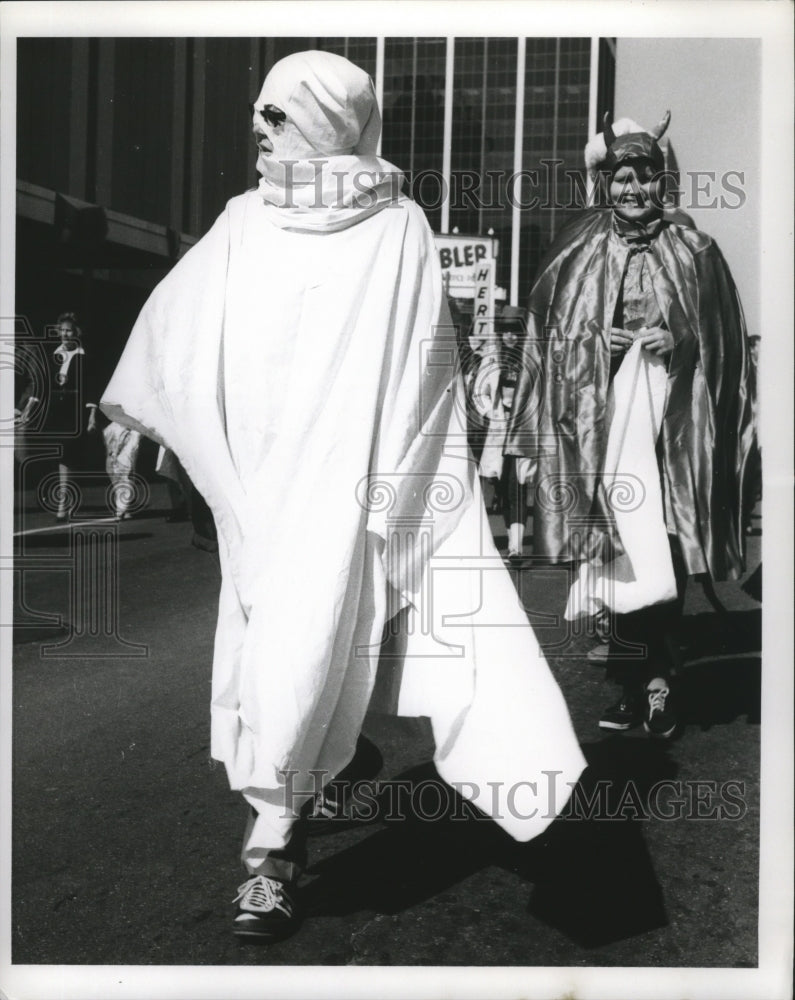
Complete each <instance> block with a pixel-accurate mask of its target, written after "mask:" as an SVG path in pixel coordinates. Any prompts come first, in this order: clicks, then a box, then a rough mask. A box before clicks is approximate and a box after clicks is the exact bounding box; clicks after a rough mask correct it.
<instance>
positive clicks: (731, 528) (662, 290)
mask: <svg viewBox="0 0 795 1000" xmlns="http://www.w3.org/2000/svg"><path fill="white" fill-rule="evenodd" d="M669 120H670V115H669V114H666V115H665V116H664V118H663V120H662V121H661V122H660V124H659V125H658V126H657V128H656V129H654V130H653V131H647V130H645V129H643V128H642V127H641V126H639V125H638V124H637V123H635V122H633V121H631V120H630V119H622V120H621V121H619V122H616V124H615V126H613V125H611V123H610V116H609V115H607V116H605V128H604V132H603V133H601V134H600V135H598V136H596V137H595V138H594V139H593V140H592V141H591V142H590V143H589V144H588V146H587V147H586V164H587V166H588V169H589V171H590V173H591V176H592V179H593V180H594V181H599V180H601V181H602V182H603V183H604V185H605V190H606V193H607V205H606V206H605V207H593V208H591V209H590V210H588V211H585V212H584V213H582V214H581V215H580V216H579V217H577V218H576V219H574V220H573V221H572V222H571V223H569V225H568V226H566V227H565V228H564V229H563V230H562V231H561V232H560V234H559V235H558V237H557V239H556V240H555V241H554V243H553V245H552V247H551V248H550V250H549V252H548V254H547V256H546V258H545V260H544V261H543V262H542V265H541V267H540V269H539V273H538V276H537V278H536V280H535V283H534V286H533V289H532V292H531V295H530V303H529V331H528V337H527V340H526V345H525V354H526V363H525V364H524V365H523V366H522V372H521V374H520V379H519V384H518V385H517V389H516V393H515V397H514V407H513V416H512V423H511V427H510V428H509V432H508V438H507V442H506V451H507V453H509V454H515V455H525V456H532V457H535V458H537V463H538V466H537V474H536V481H535V487H536V492H535V511H534V550H535V552H536V553H539V554H541V555H545V556H547V557H549V558H550V559H551V561H553V562H560V563H567V562H568V563H573V564H574V566H575V567H576V571H577V577H576V579H575V582H574V584H573V586H572V588H571V591H570V594H569V601H568V605H567V608H566V617H567V618H568V619H574V618H577V617H580V616H593V618H594V620H596V621H598V620H600V619H603V617H604V615H605V614H606V613H607V614H609V615H610V616H611V617H612V619H613V632H612V635H611V638H610V647H609V650H608V673H609V675H610V676H611V677H612V678H613V679H614V680H615V681H617V682H618V683H619V684H620V685H621V695H620V697H619V698H618V701H617V702H616V703H615V704H612V705H610V706H609V707H608V708H606V709H605V711H604V712H603V713H602V715H601V718H600V720H599V725H600V727H601V728H603V729H606V730H611V731H623V730H627V729H630V728H632V727H633V726H636V725H638V724H640V723H641V722H643V724H644V727H645V728H646V730H647V732H649V733H650V734H651V735H653V736H656V737H662V738H669V737H671V736H672V735H673V734H674V733H675V731H676V728H677V713H676V703H675V699H674V697H673V696H672V694H671V688H672V679H673V678H674V677H675V673H676V666H677V660H678V647H677V645H676V643H675V629H676V624H677V620H678V617H679V615H680V613H681V608H682V603H683V595H684V586H685V582H686V579H687V577H688V576H691V575H696V574H700V575H705V576H707V577H708V578H711V579H712V580H727V579H737V578H738V576H740V574H741V573H742V571H743V568H744V537H743V524H744V511H743V498H744V495H745V492H744V482H745V480H746V478H747V475H748V467H749V456H750V455H751V454H752V452H753V446H754V430H753V422H752V413H751V402H752V398H751V396H752V393H751V385H752V383H751V379H750V376H749V359H748V350H747V339H746V333H745V325H744V320H743V314H742V309H741V306H740V301H739V297H738V294H737V289H736V287H735V285H734V282H733V280H732V276H731V274H730V272H729V268H728V266H727V264H726V262H725V260H724V258H723V256H722V254H721V252H720V250H719V249H718V246H717V244H716V243H715V241H714V240H713V239H712V238H711V237H709V236H708V235H706V234H705V233H703V232H699V231H698V230H697V229H695V228H694V227H693V226H692V225H691V224H690V223H691V221H692V220H689V219H688V218H687V217H685V218H684V219H683V220H682V219H680V220H676V217H672V216H671V214H670V213H668V212H667V211H666V204H667V199H666V171H665V159H664V155H663V151H662V149H661V148H660V145H659V139H660V138H661V136H662V134H663V132H664V131H665V129H666V128H667V126H668V123H669ZM595 190H596V191H597V192H598V191H599V187H598V184H597V186H596V188H595ZM681 222H684V224H680V223H681ZM536 373H538V374H536Z"/></svg>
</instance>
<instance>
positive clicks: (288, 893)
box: [235, 875, 301, 941]
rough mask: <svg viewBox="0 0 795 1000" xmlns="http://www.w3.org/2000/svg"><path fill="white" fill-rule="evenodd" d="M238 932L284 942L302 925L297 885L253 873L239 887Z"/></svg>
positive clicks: (236, 927) (236, 922) (260, 938)
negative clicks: (297, 899)
mask: <svg viewBox="0 0 795 1000" xmlns="http://www.w3.org/2000/svg"><path fill="white" fill-rule="evenodd" d="M237 893H238V894H237V897H236V898H235V902H236V903H237V912H236V913H235V934H236V935H237V936H238V937H241V938H249V939H250V940H258V941H281V940H283V939H284V938H286V937H289V936H290V935H291V934H294V933H295V932H296V931H297V930H298V928H299V927H300V925H301V916H300V914H299V912H298V906H297V902H296V899H295V895H294V893H295V887H294V886H293V884H292V883H289V882H283V881H282V880H281V879H278V878H269V877H268V876H267V875H254V876H252V877H251V878H250V879H248V881H247V882H244V883H243V884H242V885H241V886H239V887H238V890H237Z"/></svg>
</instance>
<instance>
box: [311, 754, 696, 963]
mask: <svg viewBox="0 0 795 1000" xmlns="http://www.w3.org/2000/svg"><path fill="white" fill-rule="evenodd" d="M583 750H584V752H585V754H586V758H587V760H588V765H589V766H588V768H587V769H586V771H585V772H584V774H583V777H582V779H581V781H580V782H579V783H578V786H577V789H576V790H575V793H574V795H573V797H572V800H571V801H570V803H569V807H568V809H567V811H566V812H564V813H563V814H562V815H561V816H560V817H559V818H558V819H556V820H555V821H554V822H553V823H552V824H551V825H550V827H549V828H548V829H547V831H545V833H544V834H543V835H542V836H540V837H537V838H536V839H534V840H532V841H530V842H529V843H527V844H519V843H517V842H516V841H514V840H513V839H512V838H511V837H510V836H509V835H508V834H507V833H505V832H504V831H503V830H502V829H501V828H499V827H498V826H497V825H496V824H495V823H493V822H492V821H490V820H488V819H486V818H484V817H482V816H481V815H480V814H479V813H478V814H477V815H476V813H475V810H474V809H472V807H471V806H469V805H467V804H466V803H464V802H463V800H461V799H460V798H459V797H458V796H457V795H456V794H455V793H454V792H453V791H452V790H451V789H450V788H449V786H447V785H446V784H445V783H444V782H443V781H442V779H441V778H440V777H439V776H438V773H437V771H436V769H435V768H434V766H433V765H432V764H423V765H421V766H419V767H416V768H412V769H411V770H409V771H406V772H404V773H403V774H401V775H400V776H399V777H398V778H396V779H394V781H393V782H392V783H391V784H392V792H391V803H394V802H395V801H396V799H395V792H394V789H395V787H397V786H398V785H404V784H405V786H406V789H407V797H406V801H409V798H408V796H409V795H410V794H411V788H414V789H416V788H417V787H418V786H420V785H425V786H426V787H427V785H428V784H432V785H438V786H439V792H438V794H434V795H431V796H429V797H428V800H427V801H428V802H429V803H432V804H431V805H429V809H431V810H433V811H438V808H436V804H437V803H439V802H443V803H447V808H446V810H445V811H444V813H443V815H442V816H441V817H440V818H438V819H434V820H433V821H430V820H423V819H421V818H419V817H418V816H417V815H416V810H414V811H412V810H410V809H406V810H398V809H395V808H394V807H393V809H392V812H393V814H394V813H397V812H400V813H401V817H400V818H395V819H389V812H390V810H389V806H390V803H389V802H385V801H384V795H383V792H382V793H381V797H380V798H379V800H378V801H379V808H380V812H379V816H380V817H382V826H381V827H380V828H378V829H377V830H376V831H375V832H374V833H373V834H372V835H371V836H369V837H366V838H365V839H363V840H360V841H359V842H358V843H356V844H354V845H353V846H351V847H348V848H346V849H344V850H342V851H340V852H339V853H338V854H336V855H334V856H332V857H330V858H327V859H325V860H323V861H322V862H320V863H318V864H316V865H314V866H313V867H311V868H310V870H309V874H310V875H314V876H317V877H316V878H315V880H314V881H313V882H312V883H311V884H309V885H308V886H307V887H306V889H305V890H304V901H305V905H306V907H307V910H308V911H309V912H311V913H312V914H314V915H337V916H340V915H345V914H350V913H353V912H357V911H362V910H370V911H375V912H376V913H380V914H386V915H393V914H395V913H398V912H400V911H402V910H406V909H409V908H411V907H413V906H416V905H418V904H420V903H422V902H424V901H426V900H429V899H431V898H433V897H434V896H436V895H438V894H440V893H442V892H444V891H445V890H448V889H450V888H451V887H452V886H455V885H456V884H458V883H460V882H462V881H463V880H465V879H467V878H468V877H469V876H471V875H473V874H475V873H476V872H479V871H481V870H483V869H485V868H488V867H491V866H497V867H500V868H502V869H504V870H506V871H510V872H512V873H514V874H516V875H518V876H519V877H520V878H521V879H524V880H525V881H527V882H529V883H533V890H532V894H531V896H530V899H529V902H526V903H523V902H522V901H521V900H520V899H517V900H516V903H515V905H516V909H517V911H519V910H521V909H526V910H527V912H529V913H530V914H531V915H532V916H534V917H535V918H536V919H538V920H541V921H543V922H544V923H546V924H549V925H550V926H552V927H555V928H556V929H558V930H559V931H561V932H562V933H563V934H565V935H566V936H568V937H569V938H570V939H572V940H574V941H575V942H576V943H578V944H580V945H581V946H583V947H596V946H598V945H602V944H607V943H609V942H612V941H617V940H621V939H624V938H627V937H632V936H634V935H637V934H640V933H643V932H645V931H648V930H651V929H653V928H658V927H662V926H665V925H666V924H667V922H668V921H667V916H666V913H665V907H664V903H663V899H662V892H661V889H660V886H659V883H658V881H657V879H656V877H655V874H654V869H653V866H652V863H651V858H650V856H649V853H648V850H647V848H646V845H645V842H644V838H643V832H642V826H641V822H642V819H643V818H644V817H643V813H644V807H645V803H646V802H647V799H648V791H649V788H650V787H651V786H652V785H653V784H654V783H655V782H657V781H660V780H661V779H663V778H671V777H673V775H675V774H676V771H677V768H676V765H675V764H674V763H673V762H672V761H671V759H670V758H669V757H668V755H667V753H666V751H665V749H664V748H661V747H659V746H658V745H656V744H652V743H647V742H643V741H637V740H633V741H627V742H625V741H622V740H621V739H610V740H605V741H602V742H600V743H596V744H592V745H590V746H585V747H584V748H583ZM410 801H411V802H413V803H416V799H414V798H411V799H410ZM589 803H590V807H589Z"/></svg>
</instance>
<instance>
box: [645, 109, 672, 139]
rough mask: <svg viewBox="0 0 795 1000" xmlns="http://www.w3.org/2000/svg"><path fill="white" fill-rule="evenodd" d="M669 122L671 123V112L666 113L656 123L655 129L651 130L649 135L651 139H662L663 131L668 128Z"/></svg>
mask: <svg viewBox="0 0 795 1000" xmlns="http://www.w3.org/2000/svg"><path fill="white" fill-rule="evenodd" d="M670 121H671V112H670V111H666V112H665V114H664V115H663V116H662V118H661V119H660V120H659V121H658V122H657V124H656V125H655V127H654V128H653V129H652V130H651V133H650V135H651V137H652V138H653V139H662V137H663V135H664V133H665V130H666V129H667V128H668V125H669V123H670Z"/></svg>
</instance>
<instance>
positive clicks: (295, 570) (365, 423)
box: [102, 192, 584, 847]
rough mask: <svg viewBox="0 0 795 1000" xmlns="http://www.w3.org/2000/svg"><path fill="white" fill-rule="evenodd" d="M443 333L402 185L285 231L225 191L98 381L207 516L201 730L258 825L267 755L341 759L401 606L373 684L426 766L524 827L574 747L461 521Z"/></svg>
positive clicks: (422, 233) (429, 269)
mask: <svg viewBox="0 0 795 1000" xmlns="http://www.w3.org/2000/svg"><path fill="white" fill-rule="evenodd" d="M445 323H447V325H448V328H447V329H445V328H444V324H445ZM440 326H441V327H442V328H441V329H440ZM452 333H453V331H452V330H451V329H449V318H447V311H446V302H445V300H444V296H443V295H442V282H441V275H440V272H439V267H438V262H437V259H436V253H435V248H434V245H433V238H432V234H431V232H430V230H429V228H428V225H427V222H426V220H425V218H424V216H423V215H422V213H421V211H420V210H419V209H418V208H417V207H416V206H415V205H414V204H413V203H412V202H411V201H409V200H407V199H405V198H401V199H399V200H398V201H396V202H395V203H393V204H391V205H389V206H387V207H385V208H383V209H382V210H381V211H379V212H378V213H376V214H374V215H371V216H370V217H366V218H364V219H363V220H362V221H360V222H358V224H355V225H353V226H351V227H350V228H346V229H343V230H341V231H338V232H325V233H323V232H321V233H307V232H293V231H290V230H288V229H284V228H278V227H277V226H275V225H273V224H272V222H271V221H269V218H268V216H267V212H266V210H265V207H264V204H263V201H262V199H261V197H260V196H259V195H258V194H257V193H256V192H248V193H246V194H244V195H241V196H239V197H237V198H234V199H232V200H231V201H230V202H229V203H228V205H227V207H226V210H225V211H224V212H223V213H222V215H221V216H220V217H219V219H218V220H217V222H216V223H215V225H214V226H213V228H212V229H211V230H210V232H209V233H208V234H207V235H206V236H205V237H204V238H203V239H202V240H201V241H200V242H199V243H198V244H197V245H196V246H195V247H194V248H193V249H192V250H191V251H190V252H189V253H188V254H187V255H186V256H185V257H184V258H183V259H182V260H181V261H180V262H179V263H178V264H177V265H176V266H175V268H174V269H173V270H172V271H171V273H170V274H169V275H168V276H167V277H166V278H165V280H164V281H163V282H162V283H161V284H160V285H159V286H158V287H157V288H156V289H155V291H154V292H153V294H152V295H151V297H150V299H149V300H148V302H147V304H146V305H145V307H144V309H143V311H142V313H141V315H140V317H139V319H138V321H137V323H136V325H135V328H134V329H133V332H132V334H131V336H130V339H129V342H128V344H127V347H126V349H125V351H124V354H123V356H122V358H121V360H120V362H119V365H118V367H117V369H116V372H115V373H114V375H113V378H112V380H111V382H110V384H109V385H108V387H107V389H106V391H105V394H104V398H103V401H102V408H103V410H104V411H105V412H106V413H107V414H108V416H110V417H112V418H113V419H116V420H119V421H120V422H124V423H127V424H129V425H132V426H134V427H136V428H137V429H139V430H141V431H143V433H144V434H146V435H148V436H149V437H151V438H154V439H155V440H156V441H159V442H160V443H161V444H163V445H165V446H166V447H168V448H170V449H172V450H173V451H174V452H175V453H176V455H177V456H178V457H179V460H180V461H181V462H182V465H183V466H184V468H185V470H186V472H187V473H188V475H189V476H190V477H191V479H192V480H193V482H194V484H195V485H196V487H197V488H198V490H199V491H200V492H201V494H202V495H203V496H204V498H205V499H206V501H207V503H208V505H209V507H210V509H211V510H212V512H213V515H214V517H215V520H216V525H217V528H218V534H219V553H220V560H221V569H222V586H221V595H220V603H219V612H218V626H217V631H216V642H215V651H214V663H213V681H212V746H211V752H212V755H213V757H215V758H216V759H218V760H221V761H223V762H224V764H225V766H226V769H227V773H228V775H229V779H230V783H231V785H232V787H233V788H235V789H240V790H242V791H243V792H244V794H245V795H246V797H247V798H248V799H249V800H250V801H251V802H253V803H254V804H255V805H256V806H257V808H258V809H259V810H260V816H261V823H260V829H259V830H257V831H255V832H256V836H257V837H258V838H259V843H260V846H264V847H278V846H281V845H282V844H283V843H284V842H285V839H286V837H287V835H288V833H289V828H290V825H291V822H292V818H293V815H294V812H295V809H293V810H291V809H289V808H287V809H286V808H285V802H284V800H285V792H284V775H283V772H284V771H287V770H289V771H294V772H297V773H296V775H295V776H294V782H293V787H294V788H307V789H309V788H312V787H313V784H312V781H311V780H310V779H309V777H308V772H309V771H310V770H311V769H318V770H326V771H327V772H328V773H329V774H330V775H333V774H335V773H337V772H339V770H340V769H341V768H342V767H343V766H345V764H346V763H347V762H348V761H349V760H350V759H351V756H352V754H353V751H354V748H355V744H356V739H357V735H358V733H359V730H360V727H361V724H362V721H363V718H364V715H365V712H366V711H367V708H368V704H369V703H370V701H371V695H372V692H373V688H374V684H375V679H376V670H377V666H378V661H379V646H380V644H381V640H382V635H383V630H384V625H385V623H386V622H388V621H389V620H390V619H391V618H392V617H393V616H394V615H395V613H396V612H397V611H398V610H399V609H401V608H402V609H403V613H402V616H401V619H400V620H401V621H402V627H403V629H404V631H405V634H404V636H403V640H404V641H403V642H402V645H401V648H400V652H399V654H397V655H398V660H395V659H392V660H389V661H388V664H389V665H390V666H391V667H392V668H393V671H392V676H393V678H397V677H398V676H399V677H400V684H399V686H398V687H397V689H396V693H395V696H394V698H387V700H388V701H391V702H392V704H391V705H390V707H391V708H396V709H397V710H398V711H402V712H406V713H410V714H415V715H426V716H430V718H431V720H432V724H433V729H434V735H435V739H436V744H437V750H436V758H435V760H436V764H437V767H438V769H439V772H440V773H441V775H442V777H443V778H445V780H447V781H449V782H451V783H457V782H460V783H461V791H462V794H464V795H465V796H466V797H467V798H469V799H470V800H472V801H474V802H475V803H476V804H477V805H479V806H480V807H481V808H482V809H483V810H484V811H485V812H487V813H488V814H489V815H492V816H494V818H495V819H497V821H498V822H500V823H501V824H502V825H503V826H504V827H505V828H506V829H508V830H509V832H510V833H511V834H512V835H513V836H515V837H517V838H518V839H521V840H526V839H529V838H531V837H533V836H535V835H537V834H538V833H540V832H541V830H543V829H544V827H545V826H546V825H547V824H548V823H549V822H550V821H551V819H552V818H553V817H554V815H555V813H556V812H557V811H559V810H560V809H561V808H562V807H563V805H564V804H565V801H566V799H567V798H568V794H569V792H570V788H569V787H567V783H569V782H571V783H573V782H574V781H576V779H577V778H578V776H579V774H580V772H581V771H582V768H583V766H584V759H583V757H582V754H581V752H580V749H579V746H578V744H577V741H576V739H575V736H574V733H573V730H572V727H571V723H570V720H569V716H568V712H567V709H566V705H565V703H564V700H563V698H562V695H561V693H560V691H559V689H558V687H557V684H556V683H555V681H554V679H553V678H552V675H551V673H550V672H549V669H548V667H547V665H546V663H545V660H544V658H543V655H542V654H541V652H540V650H539V647H538V643H537V641H536V639H535V636H534V634H533V631H532V629H531V628H530V626H529V624H528V621H527V616H526V614H525V613H524V610H523V608H522V606H521V604H520V602H519V600H518V598H517V595H516V592H515V590H514V588H513V585H512V582H511V580H510V577H509V576H508V574H507V571H506V570H505V569H504V568H503V566H502V563H501V562H500V560H499V557H498V555H497V552H496V550H495V549H494V545H493V543H492V541H491V538H490V535H489V532H488V525H487V524H486V525H485V527H484V518H483V505H482V499H481V498H480V494H479V492H478V487H477V477H476V476H474V475H472V466H471V462H470V460H469V457H468V451H467V449H466V444H465V430H464V419H463V414H462V413H461V412H460V408H459V405H458V402H457V401H456V400H454V396H455V393H456V387H457V376H455V375H454V368H455V351H454V337H453V336H452ZM384 690H386V688H384ZM544 772H554V773H555V774H554V778H553V779H550V778H549V775H548V774H545V773H544ZM489 783H491V784H489ZM553 785H554V788H553ZM495 786H499V787H495ZM291 804H292V805H293V806H295V808H298V806H300V804H301V802H300V801H294V802H292V803H291ZM268 806H270V807H271V808H268Z"/></svg>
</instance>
